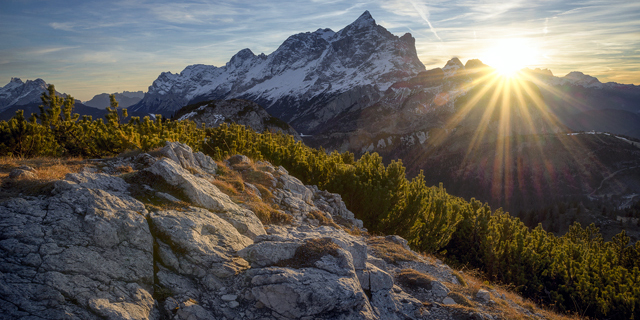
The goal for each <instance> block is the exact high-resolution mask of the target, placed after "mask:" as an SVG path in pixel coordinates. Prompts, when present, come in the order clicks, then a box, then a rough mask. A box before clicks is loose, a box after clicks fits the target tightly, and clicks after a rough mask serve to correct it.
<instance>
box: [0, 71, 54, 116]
mask: <svg viewBox="0 0 640 320" xmlns="http://www.w3.org/2000/svg"><path fill="white" fill-rule="evenodd" d="M46 90H47V83H46V82H44V80H42V79H36V80H27V82H23V81H22V80H20V78H11V81H9V83H8V84H7V85H5V86H4V87H2V88H0V111H2V110H5V109H7V108H8V107H11V106H19V105H26V104H29V103H37V102H40V95H41V94H42V93H43V92H44V91H46Z"/></svg>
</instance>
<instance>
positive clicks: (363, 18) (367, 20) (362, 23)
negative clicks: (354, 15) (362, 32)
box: [350, 10, 376, 28]
mask: <svg viewBox="0 0 640 320" xmlns="http://www.w3.org/2000/svg"><path fill="white" fill-rule="evenodd" d="M375 25H376V20H374V19H373V17H372V16H371V13H369V10H366V11H365V12H364V13H363V14H361V15H360V17H358V19H356V21H354V22H353V23H352V24H350V26H354V27H356V28H363V27H369V26H375Z"/></svg>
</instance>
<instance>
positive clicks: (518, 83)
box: [439, 66, 583, 204]
mask: <svg viewBox="0 0 640 320" xmlns="http://www.w3.org/2000/svg"><path fill="white" fill-rule="evenodd" d="M462 72H464V74H460V76H461V77H467V78H469V79H472V81H470V82H467V83H466V84H464V86H465V90H464V91H465V92H466V93H465V94H463V95H461V96H458V97H457V98H456V99H457V100H458V101H457V105H456V109H455V113H454V114H453V115H452V116H451V117H450V118H449V121H448V122H447V123H446V125H445V126H446V128H448V130H447V131H446V132H452V130H454V131H455V130H456V128H457V129H463V130H464V132H466V134H467V135H468V138H466V139H465V141H466V142H465V146H466V151H465V152H464V157H463V159H462V161H461V162H460V167H459V168H460V169H462V171H461V172H463V174H465V175H466V174H476V175H477V174H480V175H483V176H485V177H486V178H489V179H490V184H489V185H487V187H488V188H489V189H490V190H489V189H487V190H488V191H489V194H491V197H492V198H494V199H498V198H501V199H504V200H505V204H508V203H509V199H510V198H511V197H512V196H513V194H514V193H515V192H516V190H517V189H518V188H529V189H532V190H539V192H540V196H542V190H545V188H547V186H549V185H552V184H554V180H556V179H557V176H558V174H560V173H561V172H562V171H561V170H562V169H561V168H560V167H557V166H558V163H557V162H554V160H553V159H554V158H555V157H554V155H553V154H545V152H546V153H548V152H549V148H548V147H547V146H545V144H546V143H548V141H551V140H553V141H555V142H554V143H557V144H558V145H559V147H560V148H562V149H564V150H570V149H572V148H576V147H578V148H579V147H580V141H579V139H572V138H573V137H567V136H565V135H564V133H565V132H566V131H567V128H566V127H565V126H564V125H563V124H562V123H561V122H560V121H559V119H558V118H557V116H556V115H555V114H554V112H553V110H550V109H549V107H548V106H547V104H546V103H545V100H544V97H543V96H542V90H545V92H550V93H551V94H554V95H555V94H560V93H559V92H555V91H554V90H553V89H552V88H551V87H549V86H548V85H546V84H545V83H544V82H543V81H541V80H540V78H538V77H536V76H535V75H533V74H531V73H528V72H522V71H518V72H515V73H511V74H508V75H507V74H505V72H504V71H501V70H498V69H495V68H493V67H489V66H486V67H481V68H475V69H472V68H470V69H467V70H466V71H462ZM459 134H462V133H459ZM447 135H448V134H447ZM440 139H442V140H441V141H442V142H444V141H445V140H446V138H445V137H441V138H440ZM440 139H439V140H440ZM549 139H551V140H549ZM556 140H559V142H558V141H556ZM523 149H524V151H523ZM569 154H570V153H569ZM572 157H574V158H572ZM564 160H567V161H569V160H571V161H569V162H575V163H579V162H581V161H580V160H583V159H576V158H575V155H572V154H570V155H569V156H568V158H567V159H564ZM564 160H563V161H564ZM565 162H566V161H565ZM480 164H482V165H480ZM562 166H564V165H562ZM532 167H533V168H537V169H532ZM532 170H538V171H536V172H538V173H540V172H542V174H538V175H535V176H531V174H532V172H533V171H532Z"/></svg>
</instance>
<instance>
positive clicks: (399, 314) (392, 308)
mask: <svg viewBox="0 0 640 320" xmlns="http://www.w3.org/2000/svg"><path fill="white" fill-rule="evenodd" d="M371 306H372V308H373V309H374V310H375V311H376V313H377V315H378V317H379V319H385V320H387V319H389V320H405V319H424V310H423V305H422V302H421V301H420V300H418V299H416V298H414V297H412V296H410V295H408V294H407V293H405V292H402V291H400V292H397V293H396V292H394V291H392V290H379V291H376V292H372V293H371Z"/></svg>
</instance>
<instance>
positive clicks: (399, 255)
mask: <svg viewBox="0 0 640 320" xmlns="http://www.w3.org/2000/svg"><path fill="white" fill-rule="evenodd" d="M367 244H368V245H369V248H371V250H372V251H373V254H374V255H375V256H376V257H378V258H380V259H383V260H384V261H386V262H388V263H393V264H396V263H398V262H400V261H417V260H418V257H417V256H416V255H415V254H413V253H412V252H411V251H409V250H407V249H405V248H404V247H403V246H402V245H400V244H397V243H395V242H393V241H390V240H387V239H386V238H384V237H370V238H368V239H367Z"/></svg>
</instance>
